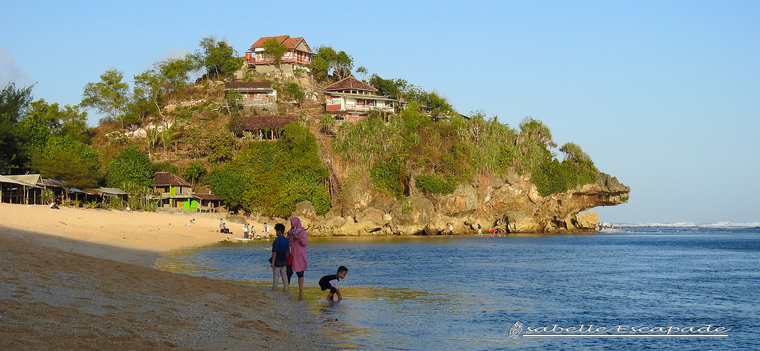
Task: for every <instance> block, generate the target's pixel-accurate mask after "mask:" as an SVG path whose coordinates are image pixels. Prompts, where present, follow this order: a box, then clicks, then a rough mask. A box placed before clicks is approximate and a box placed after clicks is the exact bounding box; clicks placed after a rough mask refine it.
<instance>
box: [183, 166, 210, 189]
mask: <svg viewBox="0 0 760 351" xmlns="http://www.w3.org/2000/svg"><path fill="white" fill-rule="evenodd" d="M205 175H206V167H204V166H203V165H202V164H201V163H200V162H198V161H193V162H190V164H189V165H188V166H187V168H185V171H184V172H182V178H183V179H184V180H187V181H188V182H190V183H192V184H193V186H195V184H196V183H198V182H199V181H200V180H201V178H203V176H205Z"/></svg>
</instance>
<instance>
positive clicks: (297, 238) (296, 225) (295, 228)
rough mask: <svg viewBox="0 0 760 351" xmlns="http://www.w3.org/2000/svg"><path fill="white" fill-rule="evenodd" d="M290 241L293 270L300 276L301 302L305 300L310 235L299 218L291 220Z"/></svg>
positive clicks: (299, 292) (299, 291) (299, 296)
mask: <svg viewBox="0 0 760 351" xmlns="http://www.w3.org/2000/svg"><path fill="white" fill-rule="evenodd" d="M288 241H290V254H291V255H293V265H292V269H293V272H295V273H296V276H298V300H299V301H301V300H303V271H305V270H306V267H307V266H308V261H307V260H306V245H309V235H308V234H307V233H306V229H304V228H303V227H302V226H301V220H300V219H299V218H298V217H293V218H291V219H290V230H289V231H288Z"/></svg>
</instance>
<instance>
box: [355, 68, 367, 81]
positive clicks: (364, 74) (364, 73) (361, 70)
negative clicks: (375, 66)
mask: <svg viewBox="0 0 760 351" xmlns="http://www.w3.org/2000/svg"><path fill="white" fill-rule="evenodd" d="M356 73H358V74H361V75H362V80H363V81H367V74H369V71H368V70H367V67H364V66H359V67H358V68H356Z"/></svg>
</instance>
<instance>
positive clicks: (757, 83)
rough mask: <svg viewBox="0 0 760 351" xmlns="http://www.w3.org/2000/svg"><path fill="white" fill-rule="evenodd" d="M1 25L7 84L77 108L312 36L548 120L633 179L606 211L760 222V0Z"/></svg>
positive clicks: (478, 5)
mask: <svg viewBox="0 0 760 351" xmlns="http://www.w3.org/2000/svg"><path fill="white" fill-rule="evenodd" d="M0 26H1V27H0V29H1V30H0V85H3V86H4V85H5V84H6V83H7V82H8V81H15V82H16V83H17V84H20V85H29V84H33V83H36V85H35V87H34V98H35V99H39V98H44V99H45V100H47V101H48V102H58V103H60V104H77V103H79V102H80V100H81V94H82V88H83V87H84V85H85V84H86V83H88V82H95V81H97V80H98V79H99V78H98V77H99V75H100V74H101V73H103V72H104V71H105V70H107V69H109V68H117V69H119V70H122V71H124V73H125V76H127V77H132V76H134V75H136V74H139V73H141V72H142V71H144V70H146V69H148V68H151V66H152V64H153V63H154V62H157V61H160V60H163V59H166V58H169V57H177V56H179V55H182V54H185V53H188V52H193V51H195V50H196V49H197V48H198V43H199V41H200V40H201V39H202V38H203V37H206V36H210V35H214V36H216V37H217V38H219V39H226V40H227V41H228V43H230V44H231V45H232V46H233V47H235V49H237V50H238V52H239V53H240V54H241V55H242V54H243V53H244V52H245V50H246V49H247V48H248V47H249V46H250V45H251V44H253V42H254V41H255V40H256V39H258V38H259V37H262V36H273V35H285V34H287V35H290V36H294V37H297V36H303V37H304V38H306V41H307V42H308V43H309V45H310V46H311V47H312V48H316V47H317V46H319V45H330V46H332V47H333V48H335V49H337V50H344V51H346V52H347V53H349V54H350V55H352V56H353V58H354V62H355V66H356V67H358V66H365V67H367V68H368V70H369V71H370V73H377V74H379V75H380V76H381V77H384V78H404V79H406V80H408V81H409V82H410V83H413V84H416V85H419V86H421V87H423V88H425V89H428V90H436V91H438V92H440V93H441V94H442V95H444V96H446V97H447V98H448V99H449V100H450V102H451V103H452V104H453V105H454V106H455V108H456V109H457V110H459V111H460V112H462V113H465V114H468V113H469V112H470V111H475V110H483V111H485V113H486V114H487V115H488V116H494V115H496V116H498V120H499V121H500V122H502V123H507V124H509V125H511V126H513V127H517V125H518V124H519V123H520V121H521V120H522V119H523V118H524V117H526V116H532V117H533V118H536V119H539V120H541V121H543V122H544V123H546V124H547V125H548V126H549V128H550V129H551V131H552V134H553V136H554V139H555V141H556V142H557V144H559V145H562V144H564V143H566V142H569V141H572V142H575V143H577V144H579V145H580V146H581V147H582V148H583V149H584V151H586V152H587V153H588V154H589V155H590V156H591V158H592V159H593V160H594V162H595V164H596V165H597V167H598V168H599V169H600V170H601V171H603V172H606V173H609V174H611V175H614V176H616V177H617V178H618V179H619V180H620V181H621V182H622V183H624V184H626V185H628V186H630V187H631V188H632V192H631V198H630V203H628V204H625V205H621V206H616V207H608V208H596V209H594V210H595V211H596V212H598V213H599V214H600V216H601V219H602V220H603V221H607V222H616V223H618V222H622V223H652V222H668V223H672V222H693V223H716V222H722V221H725V222H740V223H747V222H753V223H754V222H760V182H759V181H758V180H759V179H760V138H758V137H757V135H758V133H760V2H758V1H713V2H706V1H531V2H528V1H493V2H483V1H449V2H445V1H429V2H409V3H407V2H401V1H398V2H397V1H383V2H363V1H356V2H345V1H330V2H315V1H309V2H302V3H301V2H287V3H282V2H279V3H278V2H267V1H256V2H253V1H239V2H238V1H217V2H208V1H130V2H113V3H111V2H103V1H97V2H96V1H92V2H84V1H78V2H77V1H66V2H59V1H32V2H29V1H4V2H2V4H0ZM94 122H95V121H94V118H93V121H92V123H94Z"/></svg>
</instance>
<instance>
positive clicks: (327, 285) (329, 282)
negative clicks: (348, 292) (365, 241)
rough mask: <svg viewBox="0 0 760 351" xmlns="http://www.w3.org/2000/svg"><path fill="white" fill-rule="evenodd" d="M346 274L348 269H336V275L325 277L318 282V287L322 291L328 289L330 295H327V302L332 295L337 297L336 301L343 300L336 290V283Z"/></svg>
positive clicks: (342, 267) (343, 267) (341, 267)
mask: <svg viewBox="0 0 760 351" xmlns="http://www.w3.org/2000/svg"><path fill="white" fill-rule="evenodd" d="M347 273H348V268H346V267H345V266H340V267H338V274H331V275H326V276H324V277H322V279H320V280H319V287H320V288H322V291H325V290H327V289H330V293H328V294H327V299H328V300H332V299H333V294H335V295H338V301H340V300H342V299H343V296H341V295H340V289H338V282H339V281H340V280H341V279H344V278H346V274H347Z"/></svg>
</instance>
